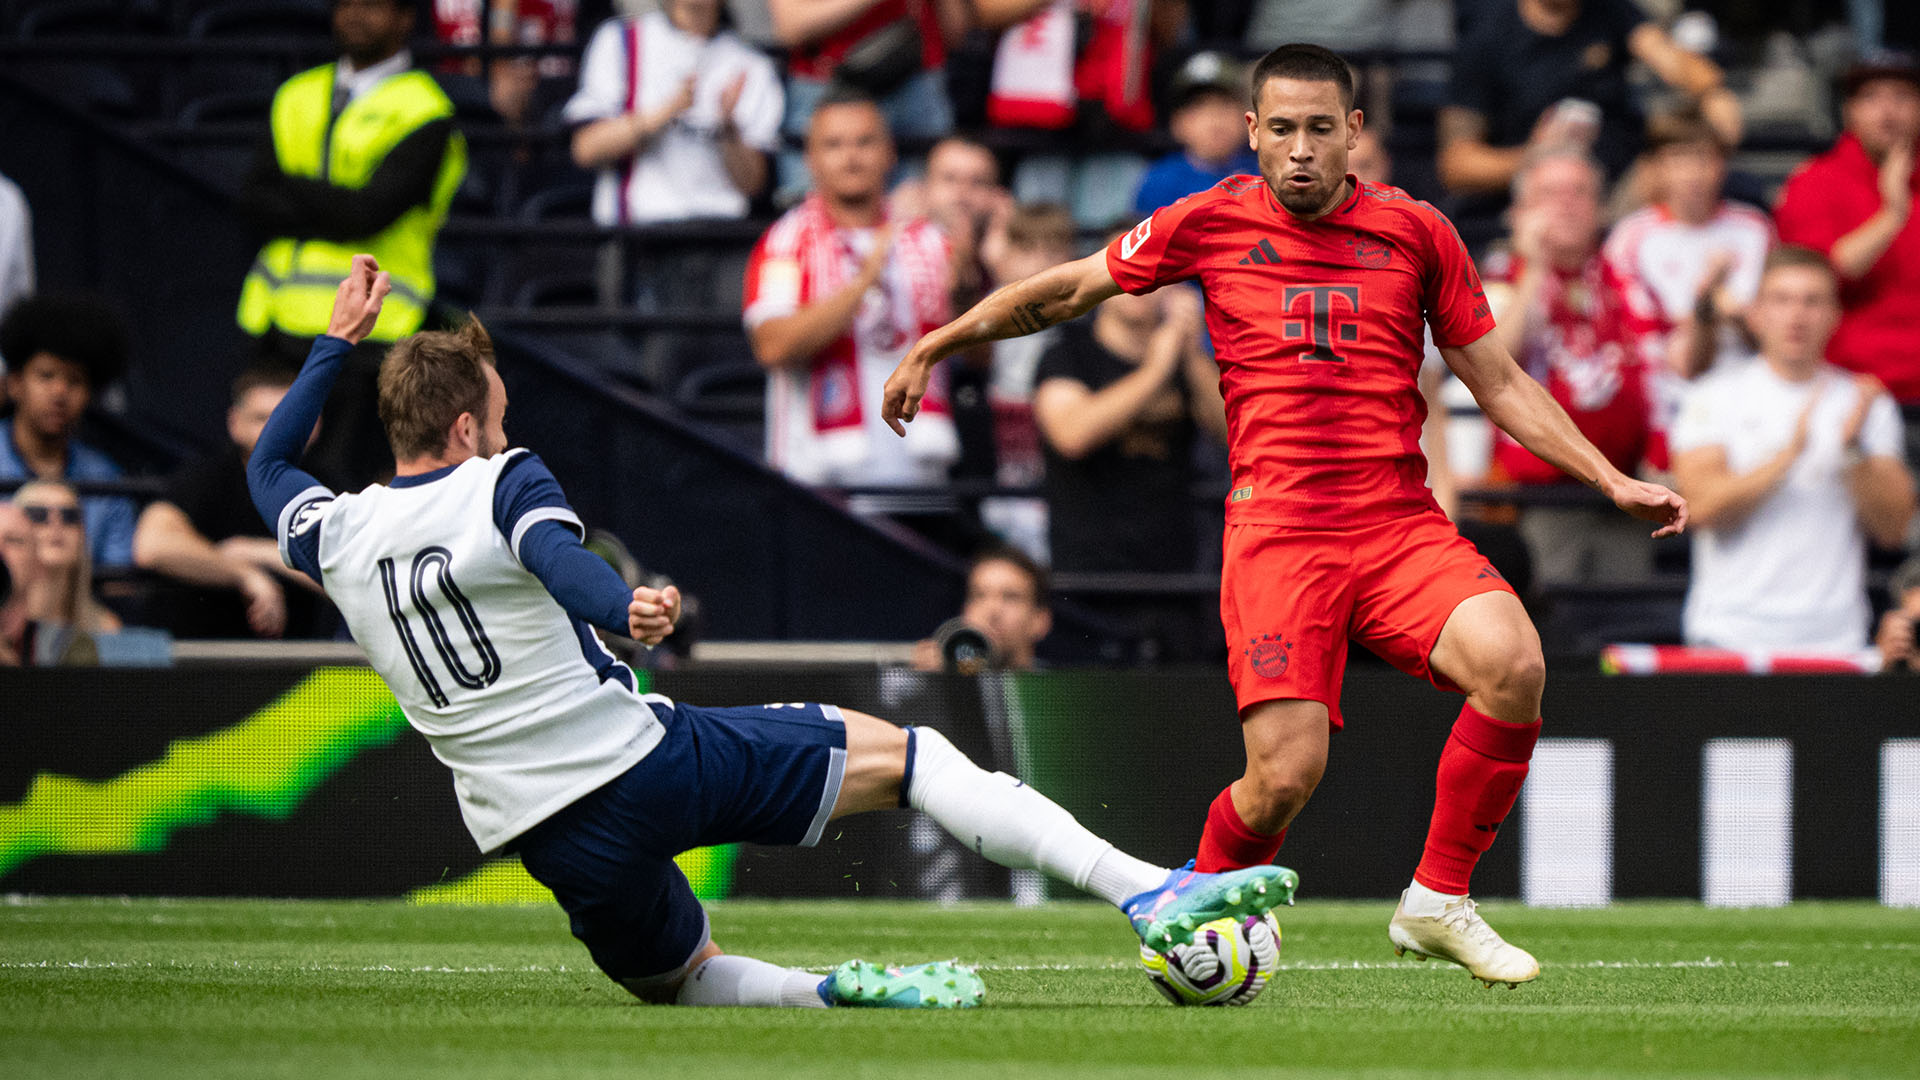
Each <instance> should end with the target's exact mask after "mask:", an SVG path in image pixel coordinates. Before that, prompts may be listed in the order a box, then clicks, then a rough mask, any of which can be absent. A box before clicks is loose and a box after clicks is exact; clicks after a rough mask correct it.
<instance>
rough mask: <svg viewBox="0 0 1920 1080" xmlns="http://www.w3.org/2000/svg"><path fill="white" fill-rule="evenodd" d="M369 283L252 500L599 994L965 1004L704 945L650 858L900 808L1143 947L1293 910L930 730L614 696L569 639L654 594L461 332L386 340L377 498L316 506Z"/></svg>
mask: <svg viewBox="0 0 1920 1080" xmlns="http://www.w3.org/2000/svg"><path fill="white" fill-rule="evenodd" d="M387 289H388V281H387V275H386V274H384V273H380V272H379V268H378V266H376V265H375V263H374V260H373V258H372V257H371V256H367V255H359V256H355V258H354V265H353V270H352V273H351V274H350V275H349V277H348V278H347V280H345V281H344V282H342V283H341V285H340V290H339V293H338V295H337V296H336V298H335V301H334V309H333V315H332V318H331V319H330V321H329V323H328V329H327V334H326V335H325V336H322V337H320V338H319V339H317V340H316V341H315V342H314V346H313V351H312V353H311V354H310V355H309V356H308V358H307V363H306V366H305V368H304V369H303V370H302V371H301V373H300V377H299V378H298V379H297V380H296V381H295V382H294V385H293V387H292V389H290V390H289V391H288V392H287V396H286V398H285V399H284V400H283V401H282V402H281V404H280V406H279V408H277V409H275V410H274V413H273V417H272V419H270V420H269V421H268V423H267V426H266V429H265V430H264V431H263V432H262V433H261V435H260V441H259V444H258V445H257V446H256V448H255V450H254V452H253V456H252V458H251V459H250V460H249V462H248V464H247V484H248V488H249V490H250V491H251V492H252V495H253V501H254V505H255V506H256V507H257V508H258V509H259V510H260V513H261V516H262V517H263V518H264V519H265V520H266V521H267V522H268V524H270V525H273V526H274V530H275V534H276V535H277V536H278V538H279V544H280V554H281V558H283V559H284V560H285V561H286V563H287V565H288V566H291V567H293V568H294V569H297V570H300V571H302V572H304V573H306V574H308V575H310V576H312V577H313V578H314V580H316V581H318V582H319V583H320V584H321V586H322V587H324V588H325V589H326V592H327V595H328V596H329V597H330V598H332V600H333V602H334V603H335V604H336V605H337V606H338V607H339V609H340V612H341V614H342V615H343V616H344V617H345V618H346V621H347V625H348V627H349V628H350V629H351V630H352V631H353V636H354V639H355V640H356V641H358V642H359V643H360V645H361V647H362V648H363V649H365V650H366V653H367V657H368V660H369V662H370V663H371V664H372V665H373V668H374V670H376V671H378V672H379V673H380V676H381V678H383V679H385V680H386V682H387V685H388V686H389V687H390V688H391V689H392V690H393V693H394V697H395V698H396V699H398V701H399V703H400V707H401V709H402V711H404V712H405V714H406V717H407V720H408V722H409V723H411V724H412V725H413V726H414V727H415V728H416V729H418V730H419V731H420V733H421V734H423V735H425V736H426V738H427V741H428V743H429V744H430V745H431V746H432V747H433V751H434V753H435V755H436V756H438V757H439V758H440V760H441V761H443V762H445V763H446V764H447V766H448V767H449V768H451V769H452V770H453V777H454V791H455V793H456V794H457V796H458V797H459V802H460V812H461V815H462V817H463V818H464V820H465V821H466V825H467V828H468V830H469V831H470V832H471V833H472V834H473V838H474V841H475V842H476V843H477V844H479V846H480V849H481V850H482V851H486V852H492V851H509V852H516V853H518V854H519V856H520V858H521V860H522V862H523V863H524V864H525V866H526V868H527V871H528V872H529V873H531V874H532V875H533V876H534V877H535V878H536V879H538V880H539V881H540V882H541V883H542V884H545V885H546V886H547V887H548V888H550V889H552V890H553V893H554V896H555V898H556V899H558V900H559V902H560V904H561V906H562V907H564V908H565V909H566V910H567V913H568V915H569V916H570V917H571V920H572V927H573V933H574V936H575V937H578V938H579V939H580V940H581V941H582V942H584V943H585V944H586V946H587V948H588V950H589V951H590V952H591V953H592V954H593V959H594V962H595V963H597V964H599V965H600V968H601V970H603V971H605V972H606V973H607V975H608V976H609V977H611V978H612V979H613V980H614V981H616V982H618V983H620V984H621V985H622V986H624V987H626V988H627V989H628V990H629V991H631V992H632V993H634V994H635V995H636V996H638V997H640V998H642V999H644V1000H648V1001H660V1002H677V1003H679V1004H683V1005H786V1006H802V1007H822V1006H829V1005H886V1006H897V1007H938V1008H956V1007H966V1006H970V1005H975V1004H978V1003H979V1002H980V1000H981V997H982V993H983V988H982V986H981V983H980V980H979V977H978V976H977V975H975V974H974V973H973V971H972V970H971V969H968V968H965V967H960V966H958V965H954V964H945V963H935V964H922V965H918V966H915V967H909V968H904V969H902V968H882V967H880V966H878V965H874V964H867V963H864V962H861V961H849V962H848V963H846V964H842V965H841V966H840V967H839V968H838V969H837V970H835V972H834V973H833V974H831V975H829V976H827V977H826V978H824V979H823V978H821V977H820V976H818V975H815V974H809V973H807V972H801V971H792V970H789V969H786V968H782V967H777V966H775V965H773V964H768V963H764V962H762V961H759V960H753V959H750V958H748V957H743V956H728V955H724V954H722V953H721V951H720V949H719V947H718V946H717V945H715V944H714V943H713V940H712V938H711V936H710V934H709V928H708V923H707V917H706V912H705V911H704V910H703V909H702V908H701V906H700V903H699V901H698V900H697V899H695V898H694V895H693V892H692V890H691V889H690V888H689V886H688V884H687V880H686V877H685V876H684V875H682V874H681V873H680V870H679V868H678V867H677V866H675V865H674V863H673V856H675V855H677V854H679V853H680V852H682V851H685V850H687V849H689V848H693V847H698V846H702V845H707V844H718V843H731V842H740V841H747V842H753V843H761V844H800V845H811V844H814V843H816V842H817V841H818V840H819V838H820V834H821V831H822V830H823V829H824V828H825V827H826V824H827V822H828V821H830V820H832V819H834V818H837V817H840V816H843V815H846V814H854V813H860V812H863V811H867V810H880V809H885V808H889V807H903V806H911V807H913V808H914V809H917V810H920V811H922V812H923V813H925V814H927V815H928V816H930V817H932V818H933V819H934V820H935V821H937V822H939V823H940V825H941V826H943V827H944V828H946V829H947V830H948V831H949V832H951V833H953V834H954V835H955V836H956V837H958V838H960V839H961V840H962V841H963V842H965V843H966V844H967V845H968V846H969V847H971V848H973V849H974V850H975V851H977V852H979V853H980V854H981V855H983V856H985V857H986V858H989V859H992V860H993V861H995V862H997V863H1000V864H1001V865H1003V866H1009V867H1015V868H1031V869H1038V870H1041V871H1043V872H1045V873H1047V874H1050V875H1052V876H1054V877H1057V878H1060V879H1062V880H1065V881H1070V882H1072V883H1073V884H1074V885H1075V886H1077V887H1079V888H1082V889H1085V890H1087V891H1088V892H1091V893H1093V894H1094V895H1096V896H1099V897H1101V898H1103V899H1105V900H1107V901H1109V902H1110V903H1113V904H1115V905H1116V906H1118V907H1120V908H1121V910H1122V911H1123V912H1125V913H1126V915H1127V917H1128V920H1129V922H1131V923H1132V925H1133V927H1134V929H1135V931H1136V932H1137V933H1138V934H1139V935H1140V937H1141V939H1142V940H1143V941H1144V942H1146V943H1148V944H1150V945H1152V946H1155V947H1158V948H1162V949H1166V948H1172V947H1173V946H1175V945H1178V944H1184V943H1186V942H1187V941H1189V940H1191V937H1192V931H1193V929H1194V928H1195V927H1197V926H1199V925H1200V924H1202V923H1204V922H1207V921H1210V920H1212V919H1216V918H1221V917H1228V916H1231V917H1235V918H1245V917H1247V916H1253V915H1259V914H1262V913H1264V912H1266V911H1267V910H1268V909H1270V908H1272V907H1273V906H1275V905H1276V904H1278V903H1281V902H1283V901H1286V900H1290V899H1291V896H1292V893H1293V890H1294V887H1295V886H1296V885H1297V883H1298V878H1297V877H1296V876H1295V875H1294V873H1293V872H1292V871H1291V870H1283V869H1282V868H1280V867H1275V866H1258V867H1251V868H1248V869H1244V870H1235V871H1231V872H1228V873H1224V874H1198V873H1194V872H1192V871H1191V870H1189V869H1186V868H1182V869H1180V870H1173V871H1169V870H1167V869H1165V868H1163V867H1157V866H1153V865H1151V864H1148V863H1145V862H1142V861H1140V860H1139V859H1135V858H1133V857H1132V856H1130V855H1127V854H1125V853H1124V852H1121V851H1120V850H1118V849H1117V848H1115V847H1114V846H1113V845H1111V844H1109V843H1107V842H1106V841H1104V840H1101V839H1100V838H1099V837H1096V836H1094V835H1093V834H1092V833H1091V832H1088V831H1087V830H1086V829H1085V828H1084V827H1082V826H1081V825H1080V824H1079V823H1078V822H1076V821H1075V820H1074V819H1073V816H1072V815H1071V814H1069V813H1068V812H1067V811H1065V810H1064V809H1062V808H1061V807H1059V806H1058V805H1056V804H1055V803H1053V802H1052V801H1051V800H1049V799H1047V798H1046V797H1045V796H1043V795H1041V794H1040V793H1039V792H1037V791H1034V790H1033V789H1032V788H1030V787H1026V786H1025V785H1024V784H1022V783H1021V782H1020V781H1018V780H1016V779H1014V778H1013V777H1011V776H1008V775H1006V774H1004V773H987V772H986V771H984V770H982V769H980V768H979V767H978V766H977V765H975V764H974V763H973V762H972V761H970V760H968V758H967V757H966V756H965V755H964V754H962V753H960V752H959V751H958V750H956V749H955V748H954V747H953V745H952V744H951V743H949V742H948V741H947V740H946V739H945V738H944V737H942V736H941V735H940V733H939V732H937V731H934V730H933V729H931V728H924V727H921V728H905V729H902V728H898V727H895V726H893V725H892V724H889V723H887V722H886V721H884V720H880V719H878V718H876V717H872V716H867V715H865V714H863V713H858V712H854V711H851V710H841V709H839V708H836V707H834V706H832V705H820V704H797V705H766V706H756V707H751V708H740V709H703V708H699V707H697V706H692V705H687V704H683V703H675V702H673V701H671V700H669V699H667V698H665V697H661V696H660V695H657V694H646V695H641V694H638V693H636V691H635V681H634V677H633V672H632V671H631V670H629V669H628V668H627V667H626V666H625V665H623V664H621V663H619V662H618V661H616V660H615V659H614V658H613V656H612V655H610V654H609V653H608V652H607V651H606V650H605V649H604V648H603V647H602V646H601V645H600V643H599V641H598V639H597V638H595V637H594V635H593V631H592V627H593V626H599V627H602V628H604V629H607V630H610V631H613V632H616V633H624V634H628V635H630V636H632V637H633V638H635V639H637V640H639V641H642V642H644V643H646V644H649V645H652V644H657V643H658V642H659V641H661V640H662V639H663V638H665V637H666V635H668V634H669V633H671V632H672V630H673V623H674V620H675V619H676V618H677V617H678V615H679V608H680V597H679V593H678V591H677V590H675V589H673V588H672V587H669V588H667V589H664V590H654V589H647V588H642V589H635V590H632V591H631V592H629V590H628V589H627V587H626V584H625V583H624V582H623V581H622V580H621V579H620V577H619V576H618V575H617V574H615V573H614V572H613V570H612V568H610V567H609V566H607V564H606V563H605V562H603V561H601V560H600V559H599V558H598V557H596V556H594V555H593V554H592V553H590V552H588V551H587V550H586V549H585V548H583V547H581V545H580V536H581V532H582V526H581V524H580V519H579V517H578V516H577V515H575V514H574V512H573V510H572V508H571V507H569V506H568V505H567V501H566V498H565V496H564V495H563V494H562V493H561V491H560V485H559V484H558V483H557V482H556V481H555V480H554V478H553V475H552V474H551V473H550V472H548V471H547V468H546V466H545V465H543V464H541V462H540V459H539V458H538V457H536V456H534V455H533V454H532V453H530V452H529V451H526V450H524V449H512V450H510V449H508V448H507V441H506V434H505V430H504V426H503V421H504V418H505V414H506V406H507V395H506V388H505V386H504V385H503V384H502V383H501V381H500V376H499V374H498V373H496V372H495V371H494V369H493V349H492V344H491V343H490V342H489V341H488V339H487V337H486V333H485V331H483V330H481V329H480V327H479V325H478V324H476V323H469V324H468V325H467V326H466V327H464V328H463V329H461V330H459V331H455V332H450V333H446V332H432V333H421V334H416V335H414V336H412V337H410V338H406V339H403V340H402V341H400V342H399V343H397V344H396V345H395V346H394V347H393V348H392V350H390V351H389V352H388V354H387V357H386V360H385V361H384V362H383V364H382V365H381V371H380V418H381V422H382V423H383V424H384V425H385V427H386V430H387V436H388V439H389V441H391V442H392V443H393V449H394V457H395V461H396V463H397V464H396V475H395V477H394V479H393V482H392V483H390V484H387V485H379V484H376V485H374V486H372V487H369V488H367V489H366V490H365V491H362V492H357V493H352V494H339V493H335V492H333V491H330V490H328V489H327V488H326V487H324V486H323V485H321V484H320V483H318V482H317V481H316V480H314V478H313V477H311V476H309V475H307V474H306V473H304V472H302V471H301V470H300V469H299V468H298V467H297V466H296V465H295V461H296V460H297V458H298V456H299V454H300V452H301V450H302V449H303V448H304V446H305V444H306V440H307V435H308V433H309V432H311V431H312V430H313V424H314V421H315V420H316V419H317V418H318V417H319V415H320V408H321V405H322V404H323V403H324V402H325V401H326V397H327V391H328V390H329V389H330V388H331V387H332V384H333V380H334V377H335V375H336V374H337V373H338V371H339V368H340V364H341V361H342V359H343V358H344V357H345V355H346V353H347V351H348V350H349V349H350V348H351V347H352V346H353V345H354V344H355V343H357V342H359V341H360V340H361V339H362V338H364V337H365V336H366V334H367V332H368V330H370V329H371V328H372V326H373V324H374V321H375V319H376V318H378V316H379V312H380V301H381V298H382V297H383V296H384V295H385V294H386V292H387Z"/></svg>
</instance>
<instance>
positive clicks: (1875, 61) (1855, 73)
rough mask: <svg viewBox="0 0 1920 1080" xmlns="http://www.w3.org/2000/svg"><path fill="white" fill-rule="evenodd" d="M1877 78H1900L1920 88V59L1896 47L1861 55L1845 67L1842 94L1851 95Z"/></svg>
mask: <svg viewBox="0 0 1920 1080" xmlns="http://www.w3.org/2000/svg"><path fill="white" fill-rule="evenodd" d="M1878 79H1900V80H1903V81H1905V82H1909V83H1912V84H1913V85H1914V86H1915V87H1916V88H1920V59H1915V57H1914V55H1913V54H1912V53H1910V52H1902V51H1900V50H1898V49H1878V50H1875V51H1874V52H1870V53H1868V54H1867V55H1865V56H1863V57H1861V58H1860V59H1859V60H1858V61H1856V62H1855V63H1854V65H1853V66H1852V67H1850V68H1848V69H1847V74H1846V77H1845V78H1844V79H1842V80H1841V91H1842V94H1843V96H1845V97H1852V96H1853V95H1855V94H1857V93H1859V92H1860V88H1861V87H1863V86H1865V85H1867V84H1868V83H1870V82H1874V81H1876V80H1878Z"/></svg>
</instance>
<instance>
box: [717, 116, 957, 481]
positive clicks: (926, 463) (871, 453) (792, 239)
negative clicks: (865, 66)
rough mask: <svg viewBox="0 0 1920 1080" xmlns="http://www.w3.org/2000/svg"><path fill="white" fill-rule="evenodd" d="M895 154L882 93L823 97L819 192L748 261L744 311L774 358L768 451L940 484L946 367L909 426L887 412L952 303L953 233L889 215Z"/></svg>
mask: <svg viewBox="0 0 1920 1080" xmlns="http://www.w3.org/2000/svg"><path fill="white" fill-rule="evenodd" d="M893 163H894V151H893V140H892V139H891V138H890V137H889V136H888V134H887V126H886V121H885V119H884V118H883V116H882V115H881V112H880V109H879V106H877V105H876V104H875V103H874V102H873V101H872V99H870V98H865V97H861V96H858V95H856V94H836V95H834V96H832V97H828V98H827V99H825V100H824V101H821V102H820V103H819V106H818V107H817V108H816V109H815V110H814V111H813V115H812V119H811V121H810V123H809V126H808V131H807V164H808V168H809V170H810V171H811V173H812V175H813V177H814V182H815V189H814V192H813V194H812V195H810V196H808V197H807V198H806V200H804V201H803V202H801V203H800V205H798V206H796V207H794V208H793V209H792V210H789V211H788V212H787V213H786V214H785V215H784V216H782V217H781V218H780V220H778V221H776V222H774V223H773V226H772V228H770V229H768V230H767V232H766V235H764V236H762V237H761V238H760V243H759V244H758V245H757V246H756V247H755V248H754V252H753V258H752V260H751V262H750V263H749V264H748V269H747V287H746V310H745V313H744V317H745V320H746V325H747V329H748V332H749V334H750V335H751V338H752V341H753V351H754V356H755V357H756V358H757V359H758V360H759V362H760V364H761V365H762V366H763V367H765V368H766V369H767V371H768V379H767V460H768V461H769V462H770V463H772V464H773V465H774V466H775V467H776V468H778V469H780V470H781V471H782V472H784V473H786V474H787V475H788V476H790V477H792V478H794V479H795V480H798V481H800V482H801V483H806V484H834V485H839V486H854V485H864V486H892V487H922V488H937V487H940V486H942V485H943V484H944V483H945V481H946V470H947V467H948V466H949V465H951V464H952V463H953V461H954V459H955V458H956V457H958V455H959V443H958V440H957V438H956V436H955V434H954V427H953V418H952V413H951V410H950V409H949V408H948V406H947V395H946V387H945V385H944V383H945V381H946V380H945V372H944V370H943V371H942V372H940V373H939V375H938V376H937V377H936V379H935V382H934V387H933V389H931V390H930V391H929V393H928V395H927V404H926V405H925V406H923V412H922V414H921V416H920V418H919V419H917V420H916V421H915V422H914V423H913V424H912V425H911V426H909V427H908V428H907V437H906V438H904V439H902V438H898V437H896V436H895V435H894V434H893V432H892V431H890V430H889V429H888V428H887V426H886V423H885V422H884V421H882V420H881V419H880V407H879V402H880V389H881V386H882V385H883V384H884V383H885V382H886V379H887V376H888V375H890V374H892V373H893V369H894V367H895V366H897V365H898V364H899V362H900V358H901V357H903V356H905V355H906V352H907V349H908V348H909V347H910V346H911V345H912V344H913V343H914V342H915V341H917V340H919V337H920V335H921V334H924V333H926V332H927V331H929V330H932V329H934V328H935V327H938V326H941V325H942V324H944V323H945V322H946V321H947V319H948V317H949V314H950V312H951V310H952V307H951V303H952V280H951V255H950V253H949V249H948V245H947V239H946V235H945V234H944V233H943V232H942V231H941V230H940V229H939V228H938V227H937V226H935V225H933V224H931V223H930V222H928V221H926V220H924V219H917V220H906V221H898V220H890V219H889V217H888V214H887V203H886V193H887V188H886V182H887V173H888V171H889V170H891V169H892V168H893ZM868 505H877V504H868Z"/></svg>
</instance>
